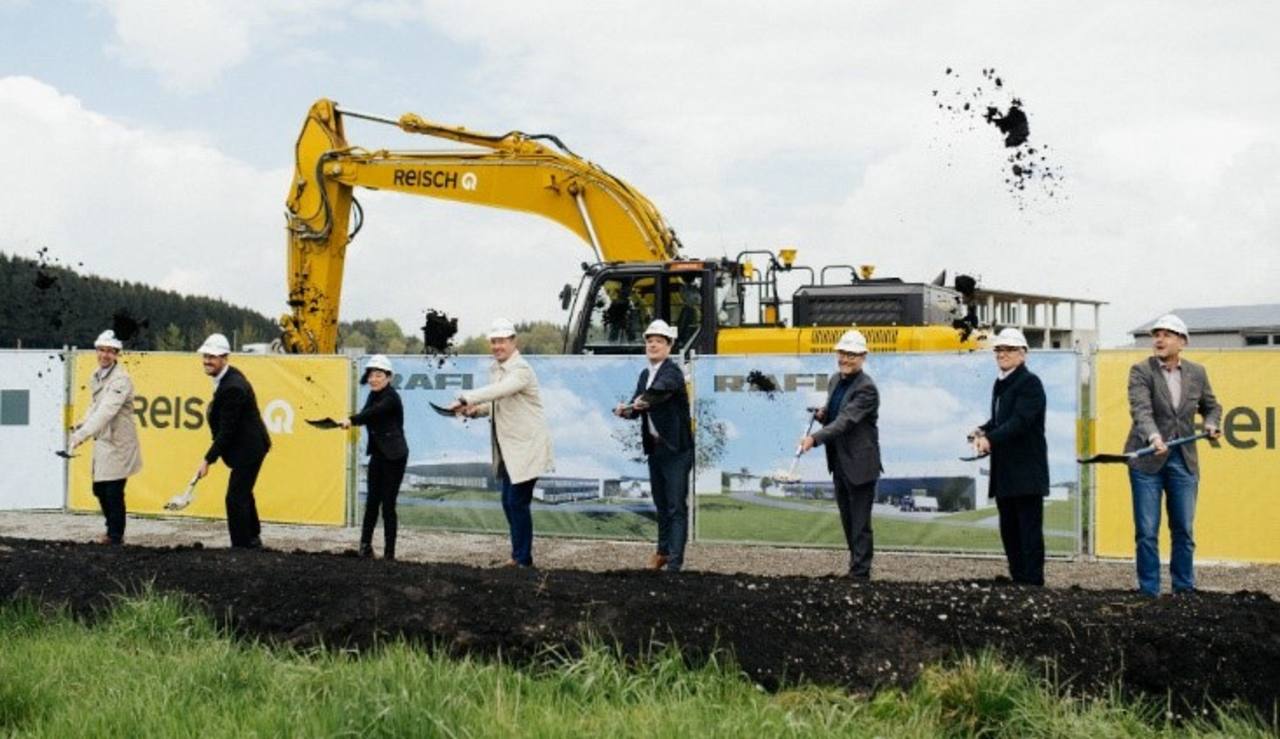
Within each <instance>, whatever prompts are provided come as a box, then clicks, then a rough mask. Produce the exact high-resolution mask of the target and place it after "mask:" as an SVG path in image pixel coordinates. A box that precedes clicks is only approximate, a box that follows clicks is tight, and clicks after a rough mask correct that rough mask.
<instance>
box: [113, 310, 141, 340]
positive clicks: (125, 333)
mask: <svg viewBox="0 0 1280 739" xmlns="http://www.w3.org/2000/svg"><path fill="white" fill-rule="evenodd" d="M150 325H151V321H149V320H148V319H146V318H137V317H135V316H133V315H132V314H131V313H130V312H129V311H128V309H126V308H121V309H120V310H117V311H116V312H115V313H113V314H111V330H112V331H114V332H115V334H116V338H117V339H119V340H120V341H130V340H132V339H133V338H135V337H137V336H138V335H139V334H140V333H141V332H142V331H143V329H145V328H147V327H148V326H150Z"/></svg>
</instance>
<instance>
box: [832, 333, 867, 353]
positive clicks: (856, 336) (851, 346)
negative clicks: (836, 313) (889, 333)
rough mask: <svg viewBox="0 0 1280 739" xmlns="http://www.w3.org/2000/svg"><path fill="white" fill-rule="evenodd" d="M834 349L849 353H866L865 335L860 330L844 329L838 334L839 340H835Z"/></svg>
mask: <svg viewBox="0 0 1280 739" xmlns="http://www.w3.org/2000/svg"><path fill="white" fill-rule="evenodd" d="M836 351H838V352H848V353H849V354H866V353H867V337H865V336H863V335H862V332H861V331H857V330H853V331H845V332H844V334H842V335H841V336H840V340H839V341H837V342H836Z"/></svg>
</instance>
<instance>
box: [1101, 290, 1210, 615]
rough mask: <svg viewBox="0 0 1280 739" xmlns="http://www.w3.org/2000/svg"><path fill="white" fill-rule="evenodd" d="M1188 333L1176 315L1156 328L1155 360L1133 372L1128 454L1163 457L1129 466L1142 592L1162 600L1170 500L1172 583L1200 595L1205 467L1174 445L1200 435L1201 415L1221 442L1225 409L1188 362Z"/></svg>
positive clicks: (1189, 450) (1190, 450) (1192, 450)
mask: <svg viewBox="0 0 1280 739" xmlns="http://www.w3.org/2000/svg"><path fill="white" fill-rule="evenodd" d="M1187 339H1188V335H1187V326H1186V324H1185V323H1183V322H1182V320H1181V319H1180V318H1178V317H1177V316H1175V315H1173V314H1172V313H1170V314H1168V315H1166V316H1162V317H1161V318H1160V319H1159V320H1157V321H1156V322H1155V324H1154V325H1153V326H1152V327H1151V345H1152V350H1153V351H1152V356H1150V357H1147V358H1146V359H1144V360H1142V361H1141V362H1138V363H1137V364H1135V365H1133V367H1131V368H1130V369H1129V415H1130V416H1131V417H1132V418H1133V426H1132V428H1131V430H1130V431H1129V438H1128V440H1127V441H1125V445H1124V449H1125V451H1126V452H1131V451H1134V450H1137V449H1141V448H1142V447H1145V446H1148V445H1151V446H1154V447H1155V448H1156V453H1155V454H1153V455H1151V456H1147V457H1138V458H1135V459H1133V460H1132V461H1130V463H1129V485H1130V487H1131V488H1132V490H1133V523H1134V528H1135V529H1136V536H1135V540H1136V544H1137V554H1136V560H1137V566H1138V589H1139V590H1141V591H1142V592H1143V593H1144V594H1146V595H1150V596H1156V595H1159V594H1160V550H1159V546H1158V537H1159V533H1160V498H1161V494H1162V493H1163V494H1164V495H1165V496H1167V508H1168V510H1169V534H1170V535H1171V538H1172V540H1173V552H1172V556H1171V557H1170V559H1169V576H1170V579H1171V580H1172V581H1173V592H1174V593H1185V592H1191V591H1194V590H1195V587H1196V579H1195V572H1194V569H1193V566H1192V558H1193V554H1194V552H1195V548H1196V544H1195V538H1194V537H1193V535H1192V522H1193V521H1194V520H1195V512H1196V493H1197V488H1198V487H1199V482H1200V465H1199V460H1198V458H1197V455H1196V447H1195V443H1194V442H1192V443H1189V444H1182V445H1179V446H1174V447H1169V446H1166V445H1165V442H1166V441H1169V440H1171V439H1175V438H1179V437H1184V436H1191V435H1193V434H1194V433H1195V424H1194V419H1195V414H1196V413H1197V412H1199V413H1200V416H1201V417H1202V418H1203V419H1204V429H1205V431H1207V432H1209V433H1210V434H1211V435H1212V436H1213V437H1214V438H1217V437H1218V436H1220V435H1221V431H1219V430H1218V423H1219V419H1220V418H1221V416H1222V406H1221V405H1219V404H1218V400H1217V398H1215V397H1214V396H1213V388H1212V387H1210V385H1209V375H1208V373H1207V372H1205V369H1204V367H1203V366H1201V365H1199V364H1196V363H1195V362H1192V361H1190V360H1187V359H1183V358H1182V357H1181V354H1182V349H1183V348H1184V347H1185V346H1186V345H1187Z"/></svg>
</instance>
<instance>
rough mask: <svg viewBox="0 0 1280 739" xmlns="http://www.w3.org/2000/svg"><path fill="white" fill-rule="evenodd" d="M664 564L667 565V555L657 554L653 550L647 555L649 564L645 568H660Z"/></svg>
mask: <svg viewBox="0 0 1280 739" xmlns="http://www.w3.org/2000/svg"><path fill="white" fill-rule="evenodd" d="M666 566H667V555H665V554H658V553H657V552H654V553H653V554H651V555H649V564H648V565H646V569H650V570H660V569H662V568H663V567H666Z"/></svg>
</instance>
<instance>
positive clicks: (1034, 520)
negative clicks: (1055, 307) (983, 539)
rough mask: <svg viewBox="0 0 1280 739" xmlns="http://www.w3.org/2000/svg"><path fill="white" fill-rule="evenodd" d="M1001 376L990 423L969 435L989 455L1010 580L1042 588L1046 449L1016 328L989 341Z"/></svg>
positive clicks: (1038, 388) (1040, 403)
mask: <svg viewBox="0 0 1280 739" xmlns="http://www.w3.org/2000/svg"><path fill="white" fill-rule="evenodd" d="M993 347H994V349H995V353H996V365H997V366H998V367H999V368H1000V376H999V378H998V379H997V380H996V384H995V387H994V388H993V390H992V394H991V420H990V421H987V422H986V423H984V424H982V425H981V426H979V427H978V428H977V430H976V431H974V432H973V434H972V435H971V436H970V439H971V440H972V441H973V446H974V449H975V450H976V451H977V452H978V453H979V454H987V453H989V454H990V455H991V482H990V485H989V487H988V488H987V495H988V496H989V497H992V498H995V499H996V508H997V509H998V510H999V511H1000V540H1001V541H1002V542H1003V543H1004V554H1005V557H1006V558H1007V559H1008V560H1009V576H1010V577H1012V578H1013V581H1014V582H1017V583H1023V584H1025V585H1044V499H1045V496H1047V495H1048V494H1049V446H1048V443H1047V442H1046V441H1045V436H1044V411H1045V397H1044V384H1043V383H1041V382H1040V378H1039V377H1036V376H1035V375H1034V374H1032V373H1031V370H1029V369H1027V365H1026V362H1027V340H1026V338H1025V337H1023V335H1022V332H1021V331H1019V330H1018V329H1016V328H1006V329H1005V330H1003V331H1001V332H1000V334H999V335H998V336H996V340H995V341H994V342H993Z"/></svg>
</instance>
